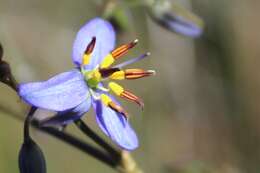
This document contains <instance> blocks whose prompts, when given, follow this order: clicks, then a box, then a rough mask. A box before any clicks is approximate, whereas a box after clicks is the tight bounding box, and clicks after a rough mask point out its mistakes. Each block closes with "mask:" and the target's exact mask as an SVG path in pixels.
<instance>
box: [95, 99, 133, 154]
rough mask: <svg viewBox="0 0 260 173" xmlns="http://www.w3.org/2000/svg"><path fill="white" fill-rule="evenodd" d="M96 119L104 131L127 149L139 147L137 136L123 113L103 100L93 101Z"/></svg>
mask: <svg viewBox="0 0 260 173" xmlns="http://www.w3.org/2000/svg"><path fill="white" fill-rule="evenodd" d="M93 107H94V109H95V112H96V119H97V123H98V125H99V127H100V128H101V129H102V131H103V132H104V133H105V134H106V135H107V136H109V137H110V138H111V139H112V140H113V141H114V142H116V143H117V144H118V145H119V146H120V147H121V148H123V149H125V150H134V149H136V148H137V147H138V139H137V136H136V134H135V132H134V130H133V129H132V127H131V126H130V124H129V123H128V121H127V120H126V119H125V118H124V117H123V115H122V114H119V113H116V112H115V111H114V110H112V109H111V108H109V107H107V106H105V105H104V104H103V103H101V101H99V100H97V101H93Z"/></svg>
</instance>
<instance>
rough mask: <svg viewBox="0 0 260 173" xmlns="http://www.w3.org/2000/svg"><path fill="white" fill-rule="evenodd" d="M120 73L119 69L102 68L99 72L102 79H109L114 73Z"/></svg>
mask: <svg viewBox="0 0 260 173" xmlns="http://www.w3.org/2000/svg"><path fill="white" fill-rule="evenodd" d="M117 71H120V69H119V68H101V69H99V72H100V74H101V76H102V78H106V77H109V76H110V75H112V74H113V73H114V72H117Z"/></svg>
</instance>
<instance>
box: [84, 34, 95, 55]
mask: <svg viewBox="0 0 260 173" xmlns="http://www.w3.org/2000/svg"><path fill="white" fill-rule="evenodd" d="M95 44H96V37H93V38H92V40H91V42H90V43H89V44H88V46H87V48H86V50H85V54H91V53H92V52H93V50H94V47H95Z"/></svg>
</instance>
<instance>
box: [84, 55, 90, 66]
mask: <svg viewBox="0 0 260 173" xmlns="http://www.w3.org/2000/svg"><path fill="white" fill-rule="evenodd" d="M90 58H91V55H90V54H84V55H83V62H82V64H83V65H88V64H89V62H90Z"/></svg>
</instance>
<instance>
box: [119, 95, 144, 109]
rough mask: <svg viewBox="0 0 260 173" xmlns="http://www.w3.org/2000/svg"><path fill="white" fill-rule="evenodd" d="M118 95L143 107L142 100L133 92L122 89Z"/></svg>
mask: <svg viewBox="0 0 260 173" xmlns="http://www.w3.org/2000/svg"><path fill="white" fill-rule="evenodd" d="M120 97H122V98H124V99H127V100H130V101H134V102H135V103H137V104H138V105H139V106H140V107H141V108H142V109H143V108H144V102H143V101H142V100H141V99H140V98H139V97H137V96H136V95H134V94H133V93H131V92H129V91H126V90H124V91H123V92H122V93H121V94H120Z"/></svg>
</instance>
